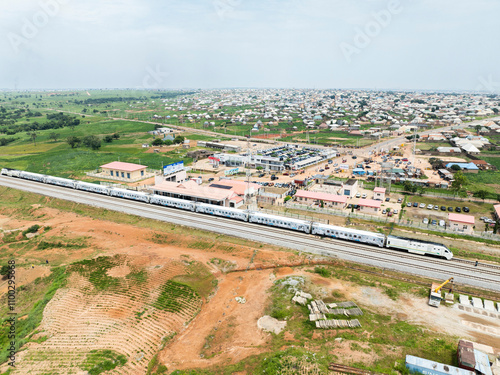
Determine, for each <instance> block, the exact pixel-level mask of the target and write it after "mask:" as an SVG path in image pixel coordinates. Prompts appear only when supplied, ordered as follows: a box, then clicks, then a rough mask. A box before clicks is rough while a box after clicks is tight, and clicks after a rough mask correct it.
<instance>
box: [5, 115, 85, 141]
mask: <svg viewBox="0 0 500 375" xmlns="http://www.w3.org/2000/svg"><path fill="white" fill-rule="evenodd" d="M0 112H1V109H0ZM28 115H30V116H31V115H33V116H35V115H40V116H41V113H39V112H27V113H26V116H28ZM5 121H7V122H5ZM3 124H4V125H7V126H6V127H4V128H2V127H0V133H6V134H7V135H14V134H16V133H19V132H23V131H26V132H34V131H37V130H47V129H60V128H64V127H70V128H72V129H74V128H75V126H78V125H80V120H79V119H77V118H76V117H74V116H68V115H65V114H64V113H51V114H47V121H46V122H44V123H39V122H38V121H34V122H32V123H28V124H18V125H15V121H14V120H13V119H9V120H4V123H3ZM0 125H2V123H0Z"/></svg>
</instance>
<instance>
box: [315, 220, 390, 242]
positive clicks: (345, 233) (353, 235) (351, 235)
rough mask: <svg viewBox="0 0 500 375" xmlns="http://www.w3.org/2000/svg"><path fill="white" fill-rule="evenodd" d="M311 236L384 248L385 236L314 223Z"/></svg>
mask: <svg viewBox="0 0 500 375" xmlns="http://www.w3.org/2000/svg"><path fill="white" fill-rule="evenodd" d="M311 234H317V235H320V236H325V237H332V238H339V239H342V240H348V241H354V242H362V243H366V244H369V245H376V246H380V247H384V241H385V236H384V235H383V234H380V233H375V232H369V231H366V230H358V229H351V228H343V227H337V226H334V225H327V224H319V223H314V224H313V225H312V230H311Z"/></svg>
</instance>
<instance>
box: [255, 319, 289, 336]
mask: <svg viewBox="0 0 500 375" xmlns="http://www.w3.org/2000/svg"><path fill="white" fill-rule="evenodd" d="M257 327H259V328H260V329H262V330H264V331H266V332H272V333H275V334H278V333H280V332H281V331H283V330H284V329H285V327H286V321H280V320H278V319H275V318H273V317H272V316H269V315H264V316H263V317H262V318H260V319H259V320H257Z"/></svg>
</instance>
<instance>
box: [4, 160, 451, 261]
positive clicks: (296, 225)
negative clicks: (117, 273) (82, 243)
mask: <svg viewBox="0 0 500 375" xmlns="http://www.w3.org/2000/svg"><path fill="white" fill-rule="evenodd" d="M0 174H2V175H5V176H10V177H17V178H22V179H26V180H31V181H37V182H41V183H45V184H51V185H57V186H62V187H66V188H72V189H76V190H83V191H87V192H92V193H98V194H104V195H109V196H113V197H119V198H126V199H131V200H136V201H141V202H145V203H150V204H155V205H159V206H165V207H172V208H178V209H182V210H188V211H193V212H200V213H204V214H208V215H215V216H221V217H226V218H229V219H234V220H241V221H246V222H249V223H257V224H262V225H267V226H271V227H279V228H285V229H290V230H294V231H298V232H304V233H308V234H313V235H318V236H322V237H331V238H336V239H342V240H347V241H354V242H361V243H365V244H368V245H375V246H379V247H386V248H393V249H398V250H406V251H408V252H410V253H415V254H420V255H425V254H429V255H434V256H439V257H443V258H446V259H448V260H450V259H451V258H452V257H453V253H452V252H451V251H450V249H448V248H447V247H446V246H444V245H442V244H439V243H434V242H427V241H421V240H417V239H412V238H404V237H396V236H390V235H389V236H386V235H384V234H381V233H375V232H369V231H364V230H358V229H351V228H343V227H338V226H334V225H328V224H321V223H315V222H311V221H305V220H299V219H293V218H288V217H284V216H276V215H269V214H265V213H261V212H256V211H250V210H240V209H237V208H229V207H223V206H217V205H212V204H206V203H200V202H193V201H188V200H184V199H178V198H172V197H166V196H162V195H156V194H147V193H142V192H138V191H133V190H126V189H119V188H112V187H107V186H101V185H97V184H92V183H88V182H83V181H75V180H71V179H67V178H61V177H54V176H47V175H43V174H39V173H33V172H26V171H19V170H16V169H9V168H3V169H2V170H1V171H0Z"/></svg>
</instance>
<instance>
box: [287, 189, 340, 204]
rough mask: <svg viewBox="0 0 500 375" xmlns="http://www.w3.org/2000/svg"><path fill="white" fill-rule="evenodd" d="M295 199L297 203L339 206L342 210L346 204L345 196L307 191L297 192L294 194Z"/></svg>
mask: <svg viewBox="0 0 500 375" xmlns="http://www.w3.org/2000/svg"><path fill="white" fill-rule="evenodd" d="M295 199H296V201H297V202H299V203H306V204H321V201H323V204H324V205H325V206H330V207H331V206H339V208H343V207H344V206H345V204H346V202H347V197H346V196H345V195H335V194H328V193H321V192H314V191H307V190H297V192H296V193H295Z"/></svg>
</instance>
